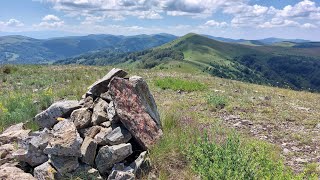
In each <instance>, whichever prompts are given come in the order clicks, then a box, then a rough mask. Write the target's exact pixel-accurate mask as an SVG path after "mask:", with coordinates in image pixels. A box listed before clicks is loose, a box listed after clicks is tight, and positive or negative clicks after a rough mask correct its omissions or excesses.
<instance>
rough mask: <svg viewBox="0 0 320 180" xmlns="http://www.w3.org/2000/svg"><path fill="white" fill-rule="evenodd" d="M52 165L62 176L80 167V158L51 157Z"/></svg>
mask: <svg viewBox="0 0 320 180" xmlns="http://www.w3.org/2000/svg"><path fill="white" fill-rule="evenodd" d="M49 158H50V164H51V165H52V166H53V167H55V169H56V170H57V171H58V172H59V173H60V174H62V175H65V174H66V173H69V172H71V171H74V170H75V169H77V168H78V167H79V162H78V157H74V156H55V155H49Z"/></svg>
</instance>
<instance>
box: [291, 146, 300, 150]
mask: <svg viewBox="0 0 320 180" xmlns="http://www.w3.org/2000/svg"><path fill="white" fill-rule="evenodd" d="M291 149H292V150H293V151H300V149H299V148H298V147H296V146H292V147H291Z"/></svg>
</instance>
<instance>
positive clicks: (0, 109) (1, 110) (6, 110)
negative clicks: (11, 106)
mask: <svg viewBox="0 0 320 180" xmlns="http://www.w3.org/2000/svg"><path fill="white" fill-rule="evenodd" d="M0 112H2V113H7V112H8V109H7V108H6V107H4V105H3V104H2V103H1V102H0Z"/></svg>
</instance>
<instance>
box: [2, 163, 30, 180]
mask: <svg viewBox="0 0 320 180" xmlns="http://www.w3.org/2000/svg"><path fill="white" fill-rule="evenodd" d="M0 179H1V180H16V179H18V180H36V178H34V177H33V176H32V175H31V174H29V173H25V172H24V171H23V170H21V169H20V168H17V167H14V166H6V165H2V166H0Z"/></svg>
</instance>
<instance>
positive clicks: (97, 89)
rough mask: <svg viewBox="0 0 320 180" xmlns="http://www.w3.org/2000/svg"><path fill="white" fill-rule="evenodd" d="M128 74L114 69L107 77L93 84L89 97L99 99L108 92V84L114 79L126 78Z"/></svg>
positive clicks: (88, 93)
mask: <svg viewBox="0 0 320 180" xmlns="http://www.w3.org/2000/svg"><path fill="white" fill-rule="evenodd" d="M127 74H128V73H127V72H125V71H123V70H122V69H117V68H113V69H112V70H111V71H110V72H109V73H108V74H107V75H105V76H104V77H103V78H101V79H99V80H98V81H96V82H95V83H93V84H92V85H91V86H90V87H89V88H88V89H89V90H88V92H87V95H94V96H97V97H99V96H100V95H101V94H102V93H105V92H107V91H108V84H109V82H110V81H111V79H112V78H113V77H125V76H126V75H127Z"/></svg>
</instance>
